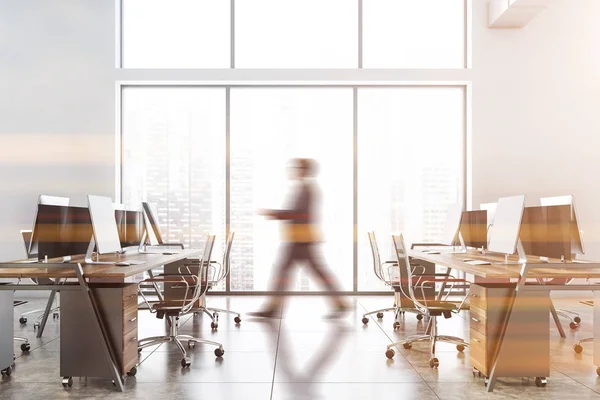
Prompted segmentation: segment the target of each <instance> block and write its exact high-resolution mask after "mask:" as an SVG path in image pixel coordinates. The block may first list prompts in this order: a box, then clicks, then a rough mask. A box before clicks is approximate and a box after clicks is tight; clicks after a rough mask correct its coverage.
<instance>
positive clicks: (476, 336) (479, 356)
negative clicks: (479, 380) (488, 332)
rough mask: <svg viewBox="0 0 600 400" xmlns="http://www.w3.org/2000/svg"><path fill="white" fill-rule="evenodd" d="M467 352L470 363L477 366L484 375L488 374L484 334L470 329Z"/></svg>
mask: <svg viewBox="0 0 600 400" xmlns="http://www.w3.org/2000/svg"><path fill="white" fill-rule="evenodd" d="M469 354H470V359H471V365H472V366H473V367H475V368H477V369H478V370H479V371H480V372H481V373H482V374H484V375H485V376H489V371H488V362H489V360H488V349H487V340H486V337H485V335H483V334H482V333H480V332H477V331H475V330H473V329H471V340H470V342H469Z"/></svg>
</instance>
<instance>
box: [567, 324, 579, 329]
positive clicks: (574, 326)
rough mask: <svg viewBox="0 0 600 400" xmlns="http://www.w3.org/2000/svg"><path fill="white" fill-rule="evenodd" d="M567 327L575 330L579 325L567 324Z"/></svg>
mask: <svg viewBox="0 0 600 400" xmlns="http://www.w3.org/2000/svg"><path fill="white" fill-rule="evenodd" d="M569 327H570V328H571V329H577V328H579V324H576V323H575V322H571V323H569Z"/></svg>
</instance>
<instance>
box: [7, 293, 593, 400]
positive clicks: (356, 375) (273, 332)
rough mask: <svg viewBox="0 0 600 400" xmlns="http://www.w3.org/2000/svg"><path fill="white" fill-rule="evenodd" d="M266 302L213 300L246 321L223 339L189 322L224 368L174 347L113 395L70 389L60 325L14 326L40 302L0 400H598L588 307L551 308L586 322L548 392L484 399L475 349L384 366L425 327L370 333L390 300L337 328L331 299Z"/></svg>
mask: <svg viewBox="0 0 600 400" xmlns="http://www.w3.org/2000/svg"><path fill="white" fill-rule="evenodd" d="M574 296H575V295H574ZM577 296H578V298H581V296H582V295H581V294H577ZM583 296H584V298H585V297H586V296H587V297H591V294H590V293H587V294H586V293H584V294H583ZM263 301H264V298H260V297H251V296H239V297H230V298H226V297H212V298H210V304H211V305H213V306H215V307H221V308H228V309H233V310H236V311H239V312H241V313H242V315H243V316H242V318H243V321H242V323H241V324H240V325H236V324H234V323H233V317H232V316H228V315H223V316H222V317H221V320H220V321H219V329H218V331H216V332H215V331H211V329H210V326H209V325H210V324H209V322H208V321H207V318H203V317H202V316H199V317H186V318H184V319H182V328H181V331H182V333H186V334H190V335H194V336H196V337H201V338H206V339H211V340H214V341H217V342H221V343H223V346H224V348H225V350H226V353H225V356H224V358H223V359H222V360H218V359H216V358H215V357H214V355H213V350H214V348H213V347H212V346H207V345H206V346H205V345H198V346H197V347H196V348H195V349H194V350H191V351H190V357H191V359H192V366H191V367H190V368H189V369H182V368H181V366H180V359H181V356H180V354H179V352H178V350H177V348H176V347H175V346H174V345H172V344H165V345H161V346H159V347H151V348H148V349H145V350H144V351H143V352H142V354H141V356H140V365H139V368H138V373H137V375H136V376H135V377H130V378H128V379H127V381H126V384H125V388H126V391H125V392H124V393H117V392H115V391H114V388H113V386H112V384H111V383H110V382H109V381H107V380H100V379H84V378H75V383H74V385H73V387H72V388H70V389H63V388H62V386H61V385H60V377H59V376H58V365H59V351H60V339H59V333H60V332H59V329H58V321H57V320H50V321H49V324H48V326H47V329H46V332H45V334H44V337H43V338H42V339H36V338H35V332H34V331H33V327H32V322H33V321H34V320H35V316H33V315H30V316H29V323H28V324H27V325H26V326H21V325H20V324H19V323H18V321H17V319H18V313H19V312H24V311H27V310H29V309H34V308H39V307H40V306H42V305H43V300H42V299H32V300H31V301H30V302H29V303H28V304H26V305H23V306H20V307H19V308H18V309H17V311H16V312H15V325H14V326H15V334H16V335H19V336H26V337H28V338H29V339H30V341H31V344H32V350H31V351H30V352H29V353H28V354H22V353H21V350H20V348H19V347H18V346H19V343H17V344H16V346H15V353H16V354H17V360H16V363H15V369H14V373H13V375H12V376H11V377H10V378H5V379H3V380H2V381H0V399H37V398H40V399H84V398H85V399H145V400H146V399H148V400H152V399H160V400H166V399H205V398H215V399H224V400H225V399H313V398H320V399H348V400H353V399H367V398H402V399H424V400H428V399H449V400H450V399H487V398H494V399H520V398H528V399H532V400H533V399H561V400H563V399H579V400H584V399H600V378H599V377H598V375H597V374H596V367H595V366H594V365H593V355H592V347H593V346H592V344H586V345H584V348H585V350H584V352H583V353H582V354H575V353H574V352H573V349H572V346H573V344H574V343H575V342H576V341H577V339H578V338H584V337H588V336H591V331H592V308H591V307H588V306H585V305H581V304H579V303H578V301H577V300H576V298H574V297H569V296H564V295H563V296H560V297H559V298H557V299H556V300H555V304H556V305H557V308H561V307H562V308H568V309H570V310H574V311H578V312H580V313H581V315H582V319H583V322H582V324H581V326H580V328H579V329H578V330H577V331H572V330H570V329H569V328H568V324H567V323H566V322H565V324H564V326H565V328H566V330H567V339H561V338H560V337H559V336H558V333H557V331H556V329H555V328H554V327H553V329H552V331H551V359H552V370H551V374H550V377H549V379H548V381H549V383H548V385H547V386H546V387H545V388H538V387H536V386H535V384H534V382H533V379H528V378H523V379H501V380H500V381H499V383H498V384H497V386H496V389H495V391H494V392H493V393H490V394H488V393H486V392H485V391H484V384H483V381H482V379H481V378H479V377H475V376H473V374H472V369H471V366H470V364H469V352H468V350H466V351H465V352H464V353H457V351H456V350H455V348H454V346H452V345H448V344H440V346H439V347H438V355H437V357H438V358H439V360H440V367H439V369H437V370H432V369H431V368H429V365H428V359H429V354H428V346H427V344H425V343H418V344H415V345H414V346H413V348H412V349H410V350H405V349H403V348H402V349H398V350H397V354H396V356H395V357H394V359H393V360H387V359H386V358H385V355H384V352H385V347H386V345H387V344H389V343H391V342H392V341H396V340H400V339H401V338H402V337H403V336H404V335H406V334H412V333H416V332H419V331H420V332H422V331H423V330H424V329H425V323H424V322H418V321H417V319H416V318H415V315H414V314H406V316H405V318H404V320H403V321H402V324H401V328H402V329H401V330H399V331H396V330H394V329H393V328H392V315H391V314H386V315H385V316H384V318H383V319H382V320H377V319H375V318H372V319H371V320H370V322H369V324H368V326H363V324H362V323H361V322H360V320H361V318H362V314H363V313H364V312H365V310H372V309H376V308H382V307H385V306H387V305H388V304H389V303H390V301H391V298H389V297H356V298H352V299H351V303H352V305H353V309H352V312H351V313H349V314H348V316H347V317H346V318H345V319H344V320H341V321H326V320H324V319H323V318H322V314H323V313H324V310H325V309H326V308H327V301H326V299H324V298H321V297H295V298H292V299H289V301H288V303H287V304H286V306H285V308H284V310H283V316H284V318H283V319H281V320H267V321H265V320H259V319H252V318H249V317H246V316H244V314H245V313H247V312H248V311H252V310H256V309H258V308H260V306H261V304H262V303H263ZM467 317H468V314H466V315H461V316H458V317H457V316H454V317H453V318H451V319H449V320H444V319H441V320H440V322H439V331H440V333H442V332H443V333H445V334H450V335H457V336H462V337H465V338H468V333H469V324H468V319H467ZM163 332H165V324H164V321H161V320H157V319H156V318H154V316H153V315H150V314H149V313H148V312H147V311H141V312H140V315H139V336H140V337H146V336H152V335H157V334H162V333H163Z"/></svg>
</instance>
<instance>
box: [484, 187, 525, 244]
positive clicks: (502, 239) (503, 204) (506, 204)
mask: <svg viewBox="0 0 600 400" xmlns="http://www.w3.org/2000/svg"><path fill="white" fill-rule="evenodd" d="M524 207H525V195H520V196H511V197H502V198H500V199H499V200H498V204H497V206H496V215H495V216H494V230H493V231H492V232H491V237H490V244H489V246H488V248H489V250H490V251H493V252H497V253H504V254H514V253H515V251H517V245H518V243H519V232H520V231H521V221H522V219H523V209H524Z"/></svg>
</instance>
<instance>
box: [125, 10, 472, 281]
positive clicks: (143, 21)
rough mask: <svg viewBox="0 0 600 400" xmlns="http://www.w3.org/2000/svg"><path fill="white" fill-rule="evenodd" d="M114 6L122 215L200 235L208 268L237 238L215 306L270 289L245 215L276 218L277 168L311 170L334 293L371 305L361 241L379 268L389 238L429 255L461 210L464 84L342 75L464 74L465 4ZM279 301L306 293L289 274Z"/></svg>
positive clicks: (271, 249) (272, 229)
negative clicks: (130, 212) (149, 206)
mask: <svg viewBox="0 0 600 400" xmlns="http://www.w3.org/2000/svg"><path fill="white" fill-rule="evenodd" d="M122 1H123V3H122V7H121V13H122V15H121V21H122V27H121V32H122V38H121V42H122V50H121V59H120V66H121V67H122V68H123V70H124V69H128V70H127V75H126V76H127V79H126V80H127V82H126V83H123V84H122V85H121V86H120V89H119V92H120V93H119V95H120V96H121V150H122V152H121V153H122V155H121V159H122V165H120V166H119V167H120V168H119V171H120V176H121V185H120V186H121V187H120V189H121V197H122V199H121V200H122V201H123V202H124V203H126V204H128V205H130V206H132V207H135V206H136V205H138V204H139V203H140V202H141V201H142V200H146V201H150V202H152V203H156V204H157V208H158V212H159V221H160V223H161V228H162V230H163V234H165V235H166V236H167V238H168V239H169V240H172V241H183V242H184V243H186V244H188V245H190V246H194V247H200V246H201V245H202V243H203V238H204V236H205V235H206V233H208V232H214V233H216V234H217V238H218V241H219V243H220V246H217V247H216V248H215V251H214V253H213V254H214V256H213V259H215V260H216V259H219V258H220V257H221V254H222V250H223V248H222V247H223V242H224V238H225V236H226V233H227V232H228V231H234V232H236V238H235V241H234V245H233V248H232V257H231V266H232V271H231V275H230V277H229V278H228V282H227V283H228V284H227V288H229V289H230V290H232V291H263V290H268V289H269V281H270V277H271V275H272V273H273V268H274V264H275V262H276V260H277V245H278V242H279V226H278V223H277V222H273V221H269V220H266V219H264V218H262V217H260V216H258V215H257V213H256V211H257V209H258V208H269V207H275V208H277V207H282V206H285V204H286V198H285V194H286V193H287V191H288V189H289V182H288V180H287V179H286V177H287V171H286V168H287V165H288V164H287V162H288V160H289V159H291V158H294V157H310V158H314V159H316V160H317V162H318V163H319V165H320V174H319V176H318V183H319V185H320V187H321V191H322V199H323V202H322V204H321V209H320V211H321V215H322V223H323V231H324V233H325V239H326V241H325V243H324V245H323V254H324V257H325V259H326V261H327V263H328V264H329V266H330V267H331V269H332V270H333V272H334V273H335V275H336V277H337V279H338V280H339V281H340V284H341V287H342V289H343V290H346V291H351V290H354V289H356V290H358V291H373V290H380V289H382V288H383V285H382V284H381V283H380V282H378V281H377V279H376V277H375V276H374V274H373V272H372V259H371V254H370V250H369V248H368V243H367V242H366V238H367V236H366V232H367V231H369V230H374V231H375V232H376V234H377V237H378V239H379V244H380V247H381V250H382V254H383V255H384V256H385V257H386V258H388V257H389V256H391V253H390V250H391V249H390V246H389V245H390V241H389V234H390V233H392V232H398V231H401V232H403V233H404V234H405V236H406V237H407V238H408V240H409V241H410V242H416V241H428V240H436V239H437V238H438V236H439V233H440V231H441V228H442V225H443V219H444V213H445V207H446V205H447V204H448V203H451V202H456V201H459V202H465V198H464V197H465V193H466V187H465V185H466V182H465V171H466V163H467V162H468V157H467V154H466V153H465V149H466V137H467V124H466V121H468V115H467V114H468V109H467V104H468V93H467V89H466V88H467V86H468V83H467V82H457V81H456V80H453V81H452V82H445V81H444V79H431V82H430V83H428V82H423V81H422V80H419V81H418V82H417V81H415V82H411V81H410V79H408V80H402V82H394V81H393V80H392V81H386V82H380V81H379V79H378V78H377V75H376V74H370V75H358V74H357V72H358V71H361V70H366V69H370V68H385V69H387V71H386V72H385V73H386V74H387V75H386V76H393V75H394V74H393V73H391V75H390V71H392V72H393V71H401V70H402V69H403V68H411V69H412V70H413V71H415V70H418V71H421V72H422V71H429V72H427V74H428V75H430V76H431V77H435V76H437V72H436V71H437V70H438V69H439V70H440V71H442V70H446V71H448V70H449V69H456V70H460V69H464V68H466V67H467V66H468V46H467V43H468V29H467V26H468V25H467V21H468V17H467V16H468V4H469V1H468V0H422V1H419V2H418V3H419V4H416V3H415V2H413V1H405V0H398V1H389V0H357V1H346V0H343V1H342V0H322V1H290V2H289V3H285V2H281V1H274V0H245V1H241V0H234V1H231V0H228V1H224V2H211V1H208V0H194V1H192V0H173V1H172V2H165V1H163V0H147V1H146V0H144V1H142V0H122ZM217 3H219V4H217ZM284 3H285V4H284ZM317 11H318V12H317ZM194 16H198V18H200V19H198V18H194ZM198 21H204V23H201V24H200V23H197V22H198ZM400 22H402V23H400ZM309 27H310V29H307V28H309ZM244 68H246V69H244ZM264 68H269V69H268V70H266V69H264ZM446 73H447V72H446ZM137 75H139V76H140V82H136V80H135V79H134V80H132V79H131V78H132V77H135V76H137ZM353 76H354V77H355V78H354V79H350V78H351V77H353ZM361 76H362V77H366V79H363V78H361V79H359V78H358V77H361ZM421 76H423V75H421ZM219 77H220V78H219ZM252 77H260V81H257V80H256V79H253V78H252ZM324 77H326V78H324ZM233 78H235V79H233ZM232 79H233V82H232ZM225 81H227V82H225ZM359 81H360V82H359ZM221 288H222V289H224V288H225V285H224V284H223V285H222V287H221ZM290 289H291V290H300V291H313V290H318V289H319V285H318V282H316V281H314V280H313V279H312V277H311V276H310V274H308V273H307V271H305V270H304V269H302V268H300V269H299V270H298V273H297V274H296V276H295V280H294V282H293V283H292V284H291V287H290Z"/></svg>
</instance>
